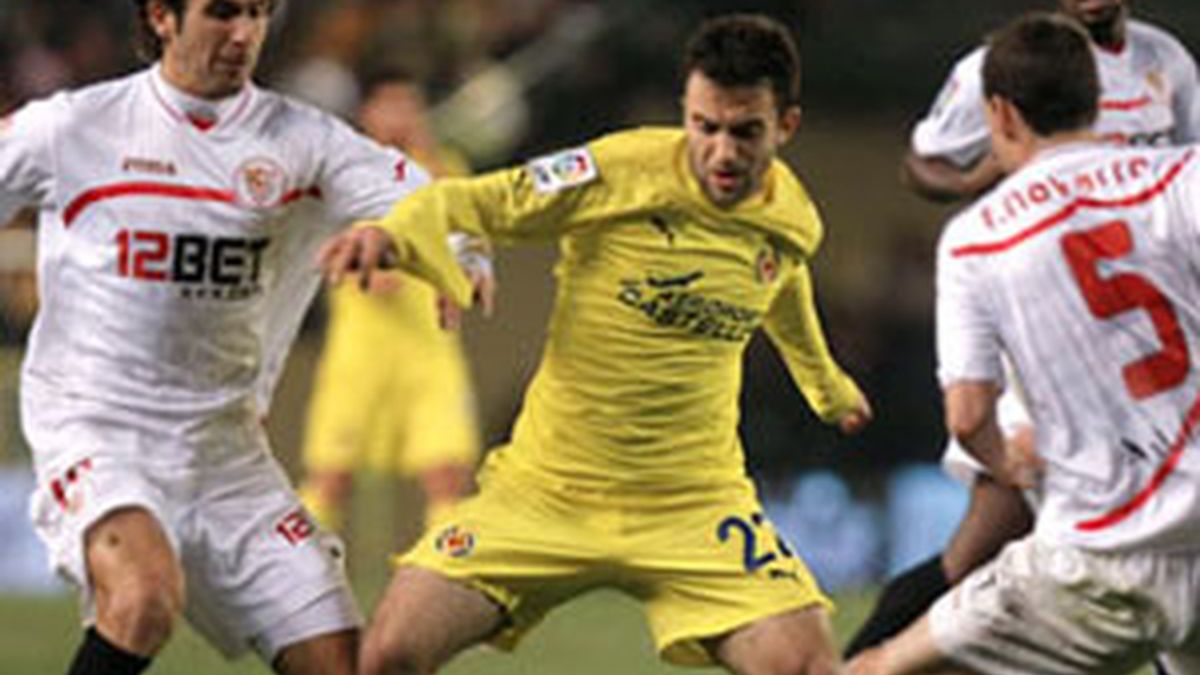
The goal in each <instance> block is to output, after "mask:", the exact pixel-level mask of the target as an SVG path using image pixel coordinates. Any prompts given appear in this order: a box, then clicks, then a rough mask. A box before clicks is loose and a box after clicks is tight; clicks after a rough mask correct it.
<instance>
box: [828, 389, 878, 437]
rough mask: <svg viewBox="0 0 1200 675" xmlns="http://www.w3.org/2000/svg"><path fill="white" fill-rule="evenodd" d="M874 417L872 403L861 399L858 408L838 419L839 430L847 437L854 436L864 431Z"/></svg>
mask: <svg viewBox="0 0 1200 675" xmlns="http://www.w3.org/2000/svg"><path fill="white" fill-rule="evenodd" d="M874 416H875V413H874V412H872V410H871V403H870V402H869V401H867V399H866V398H862V399H859V403H858V407H857V408H854V409H853V410H850V411H848V412H846V413H845V414H843V415H842V416H841V418H840V419H838V423H837V425H838V430H839V431H841V432H842V433H843V434H845V435H847V436H853V435H854V434H857V433H858V432H860V431H862V430H863V428H864V427H866V426H867V425H868V424H869V423H870V422H871V419H872V418H874Z"/></svg>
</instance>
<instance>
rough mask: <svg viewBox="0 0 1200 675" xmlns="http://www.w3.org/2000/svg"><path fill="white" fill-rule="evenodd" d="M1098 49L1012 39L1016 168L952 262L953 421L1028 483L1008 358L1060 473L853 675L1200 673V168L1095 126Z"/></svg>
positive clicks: (1055, 30) (942, 278)
mask: <svg viewBox="0 0 1200 675" xmlns="http://www.w3.org/2000/svg"><path fill="white" fill-rule="evenodd" d="M1094 60H1095V59H1094V57H1093V54H1092V51H1091V50H1090V49H1089V48H1088V44H1087V40H1086V36H1085V35H1084V34H1083V33H1082V32H1081V31H1080V30H1079V29H1078V28H1077V27H1076V26H1075V25H1074V24H1072V23H1070V22H1068V21H1066V20H1064V19H1063V18H1061V17H1055V16H1053V15H1047V14H1036V15H1030V16H1027V17H1024V18H1022V19H1020V20H1018V21H1017V22H1015V23H1013V24H1012V25H1010V26H1009V27H1007V28H1005V29H1004V30H1002V31H1001V32H999V33H997V34H996V36H995V37H994V38H993V39H992V42H991V47H990V49H989V52H988V55H987V57H986V59H985V64H984V94H985V96H986V101H987V104H986V105H987V108H986V110H987V120H988V125H989V128H990V132H991V137H992V146H993V148H994V152H995V155H996V157H997V159H998V161H999V162H1000V164H1001V167H1002V168H1003V169H1004V171H1005V172H1006V173H1008V174H1010V175H1009V177H1008V178H1007V179H1005V180H1004V181H1003V182H1001V183H1000V184H999V185H998V186H997V187H996V188H995V189H994V190H992V191H991V192H990V193H989V194H988V195H986V196H985V197H983V198H982V199H980V200H979V201H978V202H977V203H975V204H974V205H973V206H971V207H970V208H969V209H967V210H966V211H964V212H963V213H962V214H961V215H959V216H957V217H955V218H954V219H953V220H952V221H951V222H950V224H949V225H948V226H947V228H946V230H945V232H944V233H943V236H942V239H941V242H940V244H939V248H938V272H937V322H938V328H937V338H938V363H939V379H940V380H941V382H942V386H943V387H944V389H945V397H946V420H947V426H948V428H949V430H950V432H951V433H952V434H953V435H954V437H955V438H956V439H957V440H958V441H959V442H961V443H962V444H963V445H964V446H965V447H966V448H967V449H968V450H969V451H970V452H971V453H972V454H973V455H974V456H976V457H977V458H978V459H979V460H980V461H982V462H983V463H984V464H985V465H986V466H987V467H988V468H989V469H990V470H991V471H992V472H993V474H994V475H996V476H998V477H1000V478H1002V479H1009V478H1011V475H1012V474H1011V466H1010V464H1011V458H1010V457H1008V456H1006V455H1005V453H1004V446H1003V442H1002V441H1001V435H1000V432H999V429H998V427H997V424H996V421H995V419H996V414H995V402H996V399H997V396H998V393H999V391H1000V389H1001V388H1002V387H1003V378H1004V375H1003V368H1002V366H1001V355H1002V353H1003V354H1007V356H1008V357H1009V358H1010V359H1011V361H1012V363H1013V365H1014V367H1015V369H1016V372H1017V375H1018V376H1019V378H1020V380H1021V382H1022V383H1023V384H1024V385H1025V392H1026V395H1027V396H1028V399H1029V402H1030V410H1031V411H1032V413H1033V428H1034V429H1035V435H1036V439H1035V446H1036V448H1037V451H1038V454H1039V457H1040V460H1041V462H1042V473H1041V478H1040V482H1039V485H1038V492H1039V495H1040V498H1041V504H1040V507H1039V509H1038V513H1037V519H1036V523H1035V526H1034V531H1033V533H1032V534H1031V535H1029V536H1027V537H1025V538H1023V539H1021V540H1020V541H1018V542H1015V543H1013V544H1010V545H1009V546H1008V547H1006V548H1005V549H1004V551H1003V552H1001V554H1000V555H999V556H998V557H997V558H996V559H994V560H993V561H992V562H990V563H988V564H987V565H986V566H984V567H982V568H980V569H978V570H976V571H975V572H974V573H972V574H971V575H970V576H968V577H967V579H966V580H964V581H963V582H962V583H961V584H959V585H958V586H957V587H956V588H955V589H953V590H952V591H950V592H949V593H948V594H947V595H945V596H943V597H942V598H941V599H939V600H938V601H937V602H936V603H935V604H934V606H933V608H932V609H931V610H930V612H929V614H927V615H926V617H925V618H923V619H921V620H920V621H918V622H917V623H916V624H915V625H914V626H913V627H911V628H909V629H907V630H906V631H905V632H903V633H901V634H900V635H899V636H898V637H896V638H895V639H893V640H892V641H890V642H887V643H885V644H884V645H883V646H882V647H881V648H877V649H874V650H868V651H866V652H864V653H863V654H862V655H860V656H859V657H858V658H857V659H856V660H855V661H854V662H852V664H851V672H852V673H856V674H858V675H863V674H870V673H876V674H878V673H888V674H900V673H918V672H930V671H932V670H933V669H936V668H940V667H945V666H947V665H950V664H955V665H958V666H961V667H966V668H969V669H970V670H971V671H973V672H982V673H1014V674H1016V673H1021V674H1025V673H1054V674H1059V673H1064V674H1065V673H1079V674H1081V675H1082V674H1088V675H1090V674H1093V673H1124V672H1130V671H1132V670H1134V669H1135V668H1136V667H1137V666H1138V665H1139V664H1141V663H1144V662H1146V661H1148V660H1149V659H1150V657H1151V656H1152V655H1153V654H1154V653H1159V654H1161V657H1162V662H1163V665H1164V666H1165V669H1166V671H1167V672H1169V673H1172V675H1180V674H1185V673H1200V621H1198V618H1200V617H1198V612H1200V543H1198V542H1200V440H1198V439H1197V438H1196V426H1197V424H1198V423H1200V370H1197V369H1196V368H1195V367H1194V359H1195V356H1194V354H1195V353H1196V351H1197V349H1200V302H1198V300H1197V298H1200V271H1198V269H1197V267H1196V265H1195V261H1196V259H1197V256H1198V254H1200V166H1198V164H1200V158H1198V157H1197V150H1196V148H1195V147H1194V146H1193V147H1185V148H1177V149H1150V148H1115V147H1113V146H1111V145H1106V144H1104V142H1103V140H1102V138H1101V137H1100V135H1099V134H1097V133H1095V132H1094V131H1092V130H1091V125H1092V122H1093V120H1094V118H1095V116H1096V114H1097V111H1098V96H1097V91H1098V77H1097V71H1096V69H1095V65H1094Z"/></svg>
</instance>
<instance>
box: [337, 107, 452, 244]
mask: <svg viewBox="0 0 1200 675" xmlns="http://www.w3.org/2000/svg"><path fill="white" fill-rule="evenodd" d="M328 119H329V122H330V124H331V125H332V129H331V131H330V134H329V137H328V139H327V142H326V146H325V147H324V148H321V150H322V151H323V152H324V153H325V157H326V159H325V162H324V166H323V169H322V175H321V179H320V186H321V193H322V195H323V196H324V200H325V205H326V206H325V208H326V209H327V213H328V214H329V216H330V217H331V218H333V219H335V220H336V221H338V222H339V224H340V223H349V222H353V221H356V220H363V219H368V218H381V217H383V215H384V214H386V213H387V212H388V211H390V210H391V208H392V206H393V205H394V204H395V203H396V202H397V201H399V200H400V199H402V198H404V197H405V196H407V195H408V194H410V193H411V192H412V191H413V190H416V189H417V188H419V187H421V186H422V185H425V184H427V183H428V182H429V180H430V178H429V173H428V172H426V171H425V169H424V168H422V167H421V166H420V165H418V164H417V163H416V162H414V161H413V160H412V159H410V158H408V157H406V156H405V155H404V154H403V153H401V152H400V151H399V150H396V149H394V148H389V147H384V146H383V145H380V144H379V143H376V142H375V141H373V140H371V139H370V138H367V137H366V136H364V135H362V134H360V133H358V132H356V131H354V130H353V129H351V128H350V127H349V126H348V125H347V124H346V123H344V122H342V121H341V120H338V119H335V118H333V117H330V118H328Z"/></svg>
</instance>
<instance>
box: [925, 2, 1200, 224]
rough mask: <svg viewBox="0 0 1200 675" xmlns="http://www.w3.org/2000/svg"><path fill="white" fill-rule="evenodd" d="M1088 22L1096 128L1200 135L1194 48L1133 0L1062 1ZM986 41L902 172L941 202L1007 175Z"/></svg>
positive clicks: (943, 96) (1162, 137)
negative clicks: (1141, 15)
mask: <svg viewBox="0 0 1200 675" xmlns="http://www.w3.org/2000/svg"><path fill="white" fill-rule="evenodd" d="M1058 4H1059V11H1060V12H1061V13H1062V14H1064V15H1066V16H1069V17H1071V18H1072V19H1074V20H1076V21H1078V22H1079V23H1080V24H1082V25H1083V26H1084V27H1085V28H1086V29H1087V31H1088V34H1089V35H1090V37H1091V39H1092V43H1093V45H1094V46H1095V54H1096V65H1097V68H1098V69H1099V71H1100V95H1101V100H1100V112H1099V115H1098V116H1097V118H1096V131H1097V132H1098V133H1099V134H1100V135H1101V136H1102V137H1104V138H1105V139H1107V140H1110V141H1113V142H1117V143H1128V144H1131V145H1171V144H1181V143H1192V142H1195V141H1198V140H1200V93H1198V91H1197V89H1198V88H1200V82H1198V80H1197V69H1196V63H1195V61H1194V60H1193V59H1192V56H1191V55H1190V54H1189V53H1188V51H1187V49H1186V48H1185V47H1184V46H1183V45H1182V44H1180V43H1179V41H1178V40H1177V39H1175V37H1173V36H1172V35H1171V34H1170V33H1168V32H1166V31H1165V30H1163V29H1161V28H1159V27H1157V26H1153V25H1151V24H1148V23H1145V22H1143V21H1138V20H1135V19H1131V18H1129V0H1059V3H1058ZM985 54H986V48H985V47H980V48H978V49H976V50H974V51H972V52H971V53H970V54H968V55H967V56H965V57H963V58H962V59H961V60H959V61H958V63H956V64H955V65H954V69H953V70H952V72H951V74H950V77H949V79H947V81H946V83H945V85H943V87H942V90H941V92H940V93H939V94H938V97H937V99H936V101H935V102H934V105H933V108H932V109H931V110H930V111H929V113H928V114H927V115H926V116H925V118H924V119H922V120H921V121H920V122H918V123H917V125H916V127H914V129H913V132H912V139H911V147H910V149H909V152H908V153H907V154H906V156H905V158H904V162H903V164H902V167H901V175H902V176H903V177H904V178H905V181H906V183H907V184H908V185H909V186H910V187H911V188H912V189H913V190H914V191H916V192H917V193H918V194H921V195H922V196H925V197H928V198H930V199H934V200H938V201H950V200H956V199H962V198H966V197H973V196H975V195H978V194H980V193H981V192H983V191H984V190H986V189H987V188H989V187H991V186H992V185H994V184H995V183H996V181H997V180H999V179H1000V177H1001V175H1002V170H1001V168H1000V166H999V164H998V163H997V161H996V157H995V155H994V154H993V153H991V152H990V145H989V140H988V132H987V126H986V124H985V123H984V116H983V115H984V113H983V104H982V103H981V100H982V96H981V93H980V92H981V90H982V75H981V68H982V65H983V59H984V56H985Z"/></svg>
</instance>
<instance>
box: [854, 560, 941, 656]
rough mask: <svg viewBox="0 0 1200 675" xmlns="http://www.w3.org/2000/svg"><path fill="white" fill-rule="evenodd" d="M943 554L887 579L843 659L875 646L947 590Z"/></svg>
mask: <svg viewBox="0 0 1200 675" xmlns="http://www.w3.org/2000/svg"><path fill="white" fill-rule="evenodd" d="M949 588H950V584H949V583H948V582H947V581H946V573H945V572H944V571H943V570H942V555H941V554H940V553H939V554H937V555H935V556H933V557H932V558H930V559H929V560H926V561H925V562H923V563H921V564H919V565H917V566H916V567H912V568H909V569H908V570H906V571H904V572H902V573H901V574H900V576H898V577H896V578H895V579H892V580H891V581H890V582H888V585H887V586H886V587H885V588H884V589H883V593H881V594H880V596H879V600H878V601H877V602H876V603H875V610H874V611H872V612H871V616H869V617H867V620H866V622H864V623H863V625H862V628H859V629H858V633H857V634H855V636H854V637H853V638H851V639H850V644H849V645H847V646H846V658H850V657H852V656H854V655H855V654H857V653H859V652H861V651H863V650H864V649H868V648H870V647H874V646H876V645H878V644H880V643H882V642H883V641H884V640H886V639H888V638H890V637H892V636H893V635H895V634H896V633H899V632H900V631H901V630H902V629H904V628H905V627H906V626H908V624H910V623H912V622H913V621H916V620H917V619H918V618H920V616H921V615H922V614H924V613H925V610H927V609H929V606H930V605H932V604H933V601H934V600H937V599H938V597H939V596H940V595H941V594H942V593H945V592H946V591H947V590H949Z"/></svg>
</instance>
